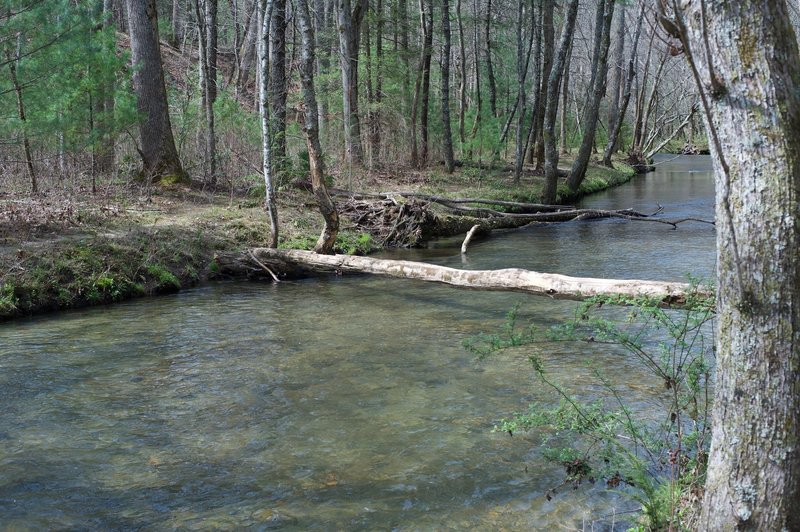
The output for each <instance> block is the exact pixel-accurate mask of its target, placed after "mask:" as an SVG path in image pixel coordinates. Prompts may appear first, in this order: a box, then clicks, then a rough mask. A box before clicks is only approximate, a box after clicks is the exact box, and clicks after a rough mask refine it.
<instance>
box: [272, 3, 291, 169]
mask: <svg viewBox="0 0 800 532" xmlns="http://www.w3.org/2000/svg"><path fill="white" fill-rule="evenodd" d="M286 26H287V23H286V0H273V7H272V35H271V36H270V38H271V46H270V49H269V51H270V54H271V57H270V70H271V73H270V84H269V89H270V95H269V96H270V105H271V106H272V121H271V123H272V152H273V153H272V157H273V160H274V162H275V167H274V168H273V170H275V177H276V178H277V179H278V181H279V182H280V179H281V175H282V173H283V169H284V167H285V165H286V96H287V80H286Z"/></svg>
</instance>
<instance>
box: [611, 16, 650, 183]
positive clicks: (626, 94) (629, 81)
mask: <svg viewBox="0 0 800 532" xmlns="http://www.w3.org/2000/svg"><path fill="white" fill-rule="evenodd" d="M645 5H646V4H642V7H641V8H640V10H639V20H638V22H637V23H636V33H635V35H634V37H633V45H632V46H631V56H630V60H629V61H628V70H627V72H628V75H627V78H626V80H625V88H624V90H623V93H622V101H621V102H620V105H619V110H618V111H617V113H616V114H615V116H614V117H613V118H614V121H613V122H609V133H608V144H606V149H605V151H604V152H603V164H604V165H605V166H608V167H609V168H611V167H612V166H613V165H612V163H611V156H612V155H614V153H615V152H616V150H617V144H618V140H619V133H620V131H621V130H622V123H623V121H624V120H625V112H626V111H627V110H628V104H629V103H630V100H631V89H632V87H633V78H634V77H636V52H637V50H638V48H639V37H640V35H641V33H642V22H643V20H644V9H645Z"/></svg>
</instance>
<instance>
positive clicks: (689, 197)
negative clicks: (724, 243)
mask: <svg viewBox="0 0 800 532" xmlns="http://www.w3.org/2000/svg"><path fill="white" fill-rule="evenodd" d="M662 160H663V161H666V159H662ZM713 188H714V187H713V178H712V175H711V164H710V159H709V158H708V157H703V156H692V157H681V158H679V159H676V160H672V161H668V162H664V164H662V165H659V166H658V167H657V171H656V172H655V173H652V174H648V175H646V176H639V177H636V178H634V179H633V180H632V181H631V182H630V183H628V184H626V185H623V186H621V187H618V188H616V189H613V190H610V191H607V192H604V193H600V194H596V195H594V196H592V197H590V198H587V199H585V200H584V202H583V205H584V206H587V207H595V208H609V209H617V208H627V207H631V208H634V209H637V210H641V211H645V212H646V211H654V210H655V209H656V204H657V203H660V204H661V205H662V206H663V207H664V209H665V214H664V216H665V217H668V218H681V217H684V216H697V217H702V218H706V219H710V218H712V217H713ZM459 247H460V240H458V239H449V240H442V241H437V242H433V243H431V244H430V245H429V247H428V248H427V249H419V250H402V251H392V252H387V253H384V254H383V256H384V257H388V258H404V259H412V260H425V261H428V262H433V263H436V264H442V265H448V266H454V267H463V268H475V269H488V268H505V267H521V268H526V269H531V270H537V271H546V272H558V273H563V274H567V275H576V276H588V277H613V278H640V279H660V280H685V279H686V275H687V274H688V273H691V274H692V275H695V276H698V277H700V278H704V279H710V278H711V277H712V275H713V269H714V229H713V227H710V226H708V225H705V224H695V223H686V224H682V225H680V226H679V229H678V230H672V229H670V228H669V227H668V226H665V225H661V224H653V223H644V222H641V223H640V222H626V221H622V220H614V219H611V220H593V221H588V222H573V223H564V224H554V225H549V226H543V227H534V228H530V229H525V230H521V231H513V232H508V233H505V234H501V235H493V236H492V237H491V238H489V239H487V240H484V241H479V242H475V243H473V244H472V246H471V248H470V251H469V254H468V255H467V256H466V257H465V258H462V257H461V255H460V253H459ZM516 304H519V305H520V311H519V312H520V319H522V320H525V321H526V322H527V321H532V322H535V323H537V324H540V325H542V326H548V325H550V324H555V323H559V322H563V321H565V320H568V319H570V318H571V317H573V316H574V313H575V309H576V307H577V304H576V303H574V302H567V301H553V300H549V299H547V298H539V297H532V296H526V295H524V294H516V293H490V292H479V291H470V290H460V289H455V288H452V287H447V286H441V285H434V284H429V283H422V282H414V281H406V280H393V279H384V278H379V277H366V276H363V277H330V278H324V279H314V280H304V281H299V282H284V283H280V284H278V285H272V284H259V283H251V284H247V283H217V284H213V285H208V286H203V287H200V288H197V289H193V290H187V291H183V292H181V293H178V294H175V295H171V296H164V297H159V298H151V299H143V300H137V301H131V302H127V303H122V304H117V305H114V306H110V307H105V308H92V309H86V310H78V311H73V312H65V313H61V314H57V315H49V316H41V317H36V318H33V319H30V320H19V321H15V322H10V323H5V324H0V528H3V529H45V528H46V529H64V528H68V529H132V528H145V529H165V528H169V529H172V528H181V529H242V528H244V529H254V530H263V529H270V528H278V527H284V528H287V529H297V530H331V529H346V530H351V529H369V530H374V529H382V530H388V529H397V530H427V529H467V528H469V529H486V530H490V529H550V528H554V529H576V528H577V529H580V528H583V527H587V528H588V527H590V526H596V527H597V529H610V528H613V527H614V524H615V523H619V522H620V521H624V520H625V519H630V513H629V512H631V511H632V510H635V509H636V508H637V505H636V504H635V503H633V502H632V501H631V500H630V499H629V498H627V497H625V496H624V495H623V494H621V493H620V492H619V491H609V490H607V489H606V488H605V487H604V486H603V485H602V484H603V483H602V482H597V483H596V484H595V485H589V484H586V485H583V486H581V487H580V488H579V489H577V490H575V491H571V490H569V489H562V490H560V492H559V495H557V496H556V497H554V498H552V500H547V498H546V497H545V492H546V491H547V490H548V489H549V488H552V487H554V486H557V485H558V484H560V482H561V481H562V479H563V478H564V471H563V468H562V467H561V466H559V465H557V464H551V463H548V462H547V461H545V460H544V459H543V458H542V457H541V455H540V452H539V449H538V446H537V439H536V435H535V434H523V433H520V434H515V435H514V436H513V437H510V436H509V435H508V434H505V433H493V432H491V429H492V427H493V425H494V424H495V423H497V422H498V421H499V419H500V418H501V417H505V416H508V415H510V414H511V413H513V412H515V411H523V410H525V408H526V406H527V405H528V404H529V403H531V402H534V401H535V402H540V403H545V404H555V403H556V402H557V398H554V397H553V393H552V392H550V391H549V390H547V389H543V388H542V386H541V385H540V384H538V382H537V380H536V379H535V376H534V374H533V372H532V370H531V369H530V366H529V364H528V363H527V360H526V357H525V356H524V354H520V353H516V354H500V355H497V357H496V358H493V359H491V360H489V361H483V362H482V361H479V360H477V359H476V358H475V356H474V355H471V354H469V353H468V352H466V351H465V350H464V349H463V347H462V341H463V340H464V339H465V338H467V337H469V336H472V335H475V334H477V333H478V332H480V331H491V330H493V329H495V328H496V327H498V326H499V325H501V324H502V323H503V322H504V319H505V315H506V313H507V312H508V311H509V310H510V309H511V308H513V307H514V306H515V305H516ZM542 356H543V358H544V359H545V362H546V364H547V368H548V371H549V372H550V374H551V376H552V377H553V378H554V379H557V380H559V381H560V382H562V383H564V384H565V386H566V387H567V388H568V389H569V390H570V391H572V392H574V393H578V394H581V395H582V396H583V397H587V398H592V397H593V396H594V395H597V394H600V393H602V390H601V389H600V387H598V385H597V384H596V382H595V381H594V380H593V379H592V378H591V376H590V375H589V374H588V371H587V370H586V366H585V362H586V361H587V359H591V360H592V362H593V365H594V367H597V368H600V369H601V370H603V371H604V372H605V374H606V375H607V377H608V378H609V379H610V380H611V381H612V382H613V384H614V385H615V386H617V387H619V389H620V390H622V391H623V392H624V393H625V394H626V397H631V398H632V399H631V401H632V402H631V405H630V406H631V408H632V409H634V410H637V411H640V412H647V411H648V408H651V406H652V399H653V398H654V397H655V396H657V394H659V393H661V391H659V390H663V383H659V382H658V381H656V380H654V379H653V377H652V376H650V375H649V373H648V372H647V370H646V369H645V368H643V367H642V365H641V364H640V363H638V362H637V361H635V360H632V359H631V357H630V355H627V354H626V353H625V352H624V351H621V350H620V349H617V348H614V347H613V346H591V347H587V346H583V345H575V344H563V345H558V346H555V347H549V348H548V349H547V351H546V352H545V353H543V355H542Z"/></svg>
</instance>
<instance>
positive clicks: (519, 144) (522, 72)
mask: <svg viewBox="0 0 800 532" xmlns="http://www.w3.org/2000/svg"><path fill="white" fill-rule="evenodd" d="M530 9H531V10H533V12H534V13H535V12H536V9H535V8H534V7H533V6H531V7H530ZM524 19H525V1H524V0H518V1H517V105H516V107H517V113H518V114H517V131H516V138H515V143H514V183H516V184H519V182H520V179H521V178H522V163H523V162H525V161H524V157H525V141H526V137H527V136H526V135H524V134H523V131H524V128H525V115H527V114H528V108H527V105H526V104H527V96H526V94H525V82H526V80H527V77H528V63H529V62H530V55H531V54H530V49H528V51H527V54H526V53H525V41H524V39H523V38H522V36H523V28H524V22H523V21H524ZM532 22H533V24H531V36H533V35H534V34H535V33H536V24H535V20H534V21H532ZM534 68H538V65H534ZM533 90H536V83H534V86H533Z"/></svg>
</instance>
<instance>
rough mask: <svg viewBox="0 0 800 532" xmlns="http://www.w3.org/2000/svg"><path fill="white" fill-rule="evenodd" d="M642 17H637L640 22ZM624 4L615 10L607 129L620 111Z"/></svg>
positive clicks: (623, 58)
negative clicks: (615, 24) (615, 18)
mask: <svg viewBox="0 0 800 532" xmlns="http://www.w3.org/2000/svg"><path fill="white" fill-rule="evenodd" d="M641 20H642V17H639V23H641ZM626 31H627V28H626V27H625V6H624V5H621V6H620V8H619V9H618V10H617V26H616V30H615V31H614V33H615V34H616V37H617V38H616V41H615V42H614V55H613V60H612V62H611V67H610V68H609V70H610V71H611V90H610V91H609V94H608V117H607V119H606V124H608V127H609V129H610V128H611V124H613V123H614V122H616V120H617V116H619V112H620V98H621V96H622V95H621V94H620V91H621V90H622V79H623V78H624V77H625V57H624V55H625V32H626Z"/></svg>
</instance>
